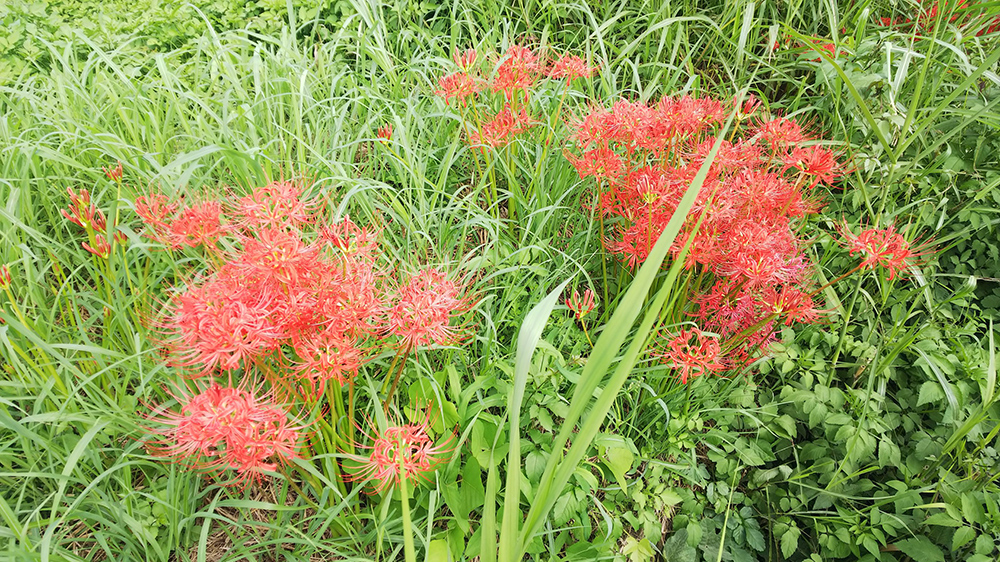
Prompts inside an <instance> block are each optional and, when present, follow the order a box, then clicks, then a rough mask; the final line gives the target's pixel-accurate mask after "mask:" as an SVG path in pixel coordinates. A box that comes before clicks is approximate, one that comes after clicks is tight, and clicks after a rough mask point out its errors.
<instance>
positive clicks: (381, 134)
mask: <svg viewBox="0 0 1000 562" xmlns="http://www.w3.org/2000/svg"><path fill="white" fill-rule="evenodd" d="M392 131H393V129H392V125H382V126H381V127H379V128H378V132H376V133H375V136H376V137H377V138H378V139H379V142H383V143H385V142H389V141H391V140H392Z"/></svg>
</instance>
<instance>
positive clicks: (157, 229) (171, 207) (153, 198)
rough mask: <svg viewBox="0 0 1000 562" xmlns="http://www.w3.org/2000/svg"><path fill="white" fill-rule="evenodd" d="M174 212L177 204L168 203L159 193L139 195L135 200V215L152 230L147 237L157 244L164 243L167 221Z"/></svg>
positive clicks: (167, 227) (167, 226)
mask: <svg viewBox="0 0 1000 562" xmlns="http://www.w3.org/2000/svg"><path fill="white" fill-rule="evenodd" d="M176 212H177V204H176V203H170V200H169V199H168V198H167V197H166V196H165V195H162V194H160V193H151V194H149V195H140V196H139V197H136V199H135V213H136V214H137V215H139V218H141V219H142V222H144V223H146V226H148V227H150V228H151V229H152V230H153V232H152V234H149V236H150V237H152V238H154V239H155V240H158V241H159V242H163V243H165V242H166V235H167V232H168V229H169V226H170V223H169V219H170V218H172V217H173V215H174V213H176Z"/></svg>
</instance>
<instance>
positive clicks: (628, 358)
mask: <svg viewBox="0 0 1000 562" xmlns="http://www.w3.org/2000/svg"><path fill="white" fill-rule="evenodd" d="M744 94H745V92H743V93H741V94H740V96H738V97H737V100H736V102H735V104H734V107H739V106H740V103H741V99H742V95H744ZM734 117H735V113H733V114H730V116H729V119H728V120H727V121H726V124H725V126H724V127H723V128H722V130H721V131H720V133H719V136H718V138H717V139H716V141H715V144H714V145H713V146H712V150H711V151H710V152H709V154H708V155H707V157H706V158H705V162H704V163H703V164H702V166H701V168H700V169H699V170H698V173H697V174H696V175H695V177H694V180H693V181H692V182H691V185H690V186H689V187H688V189H687V191H686V192H685V193H684V197H682V198H681V201H680V203H679V204H678V206H677V210H676V211H675V212H674V215H673V216H672V217H671V219H670V222H669V223H667V226H666V228H664V230H663V233H661V234H660V237H659V238H658V239H657V241H656V244H655V245H654V246H653V248H652V250H651V251H650V253H649V256H648V257H647V259H646V261H645V263H643V265H642V267H640V268H639V271H638V272H637V273H636V275H635V278H634V279H633V281H632V284H631V286H630V287H629V289H628V291H627V292H626V293H625V296H624V297H623V298H622V299H621V301H620V302H619V305H618V307H617V308H616V309H615V312H614V314H613V315H612V316H611V319H610V320H609V321H608V324H607V326H606V327H605V329H604V330H603V331H602V333H601V336H600V338H598V340H597V343H596V345H595V346H594V350H593V352H592V353H591V355H590V357H589V358H588V360H587V364H586V366H585V367H584V368H583V373H582V374H581V376H580V380H579V382H578V383H577V387H576V389H575V390H574V392H573V397H572V399H571V401H570V407H569V412H568V413H567V415H566V419H565V421H564V422H563V427H562V429H561V430H560V432H559V435H558V436H556V439H555V441H554V442H553V445H552V450H553V453H552V455H551V456H550V457H549V461H548V463H546V466H545V471H544V473H543V474H542V477H541V479H540V481H539V485H538V492H537V493H536V494H535V502H534V503H533V504H532V506H531V508H530V510H529V511H528V515H527V517H526V518H525V523H524V527H523V529H522V531H521V533H520V535H519V536H518V537H517V538H516V539H515V538H514V537H509V536H506V535H501V537H500V539H501V545H503V542H504V540H517V548H518V553H517V555H516V556H514V557H510V558H505V557H501V562H513V561H515V560H520V558H521V556H520V555H521V554H522V553H523V551H524V546H525V545H526V544H528V542H529V541H530V540H531V537H532V536H533V535H534V534H535V533H536V532H538V530H539V529H540V528H541V527H542V524H543V523H544V521H545V517H546V516H547V515H548V513H549V511H551V509H552V507H553V506H554V505H555V503H556V500H557V499H558V497H559V495H560V493H561V492H562V489H563V487H565V485H566V483H567V482H568V481H569V478H570V476H571V475H572V473H573V472H574V471H575V470H576V468H577V466H578V464H579V462H580V461H581V460H582V459H583V457H584V455H585V454H586V452H587V450H588V449H589V447H590V445H591V443H592V442H593V440H594V438H595V437H596V436H597V433H598V432H599V431H600V426H601V425H602V424H603V423H604V419H605V416H607V412H608V410H609V409H610V408H611V406H612V404H613V403H614V398H615V396H616V395H617V393H618V389H619V388H621V386H622V385H623V384H624V383H625V380H626V379H627V378H628V376H629V374H630V373H631V371H632V368H633V367H634V365H635V362H636V361H637V359H638V356H639V353H640V352H641V351H642V349H643V348H644V347H645V340H646V336H647V335H648V333H649V331H650V330H651V329H652V327H653V324H654V323H655V322H656V320H657V319H658V317H659V313H660V308H661V307H662V306H663V303H664V302H665V301H666V300H667V297H668V296H669V295H670V293H671V289H672V288H673V287H672V283H673V281H674V280H675V279H676V277H677V274H678V272H679V267H680V264H682V262H683V259H678V260H676V261H675V263H674V267H672V268H671V271H670V273H669V274H668V278H667V279H666V283H665V284H664V285H663V288H662V289H661V290H660V292H659V293H658V294H657V296H656V299H655V301H654V303H653V304H652V305H651V306H650V307H649V309H648V310H647V312H646V316H645V317H644V319H643V321H642V325H641V326H640V327H639V331H638V332H637V333H636V334H634V335H633V340H632V344H631V345H630V347H629V349H628V352H627V353H626V354H625V357H623V358H622V361H621V362H620V363H619V365H618V368H617V369H616V370H615V372H614V374H613V375H612V378H611V380H610V381H609V383H608V385H607V386H606V387H605V388H604V390H603V391H602V392H601V396H600V398H599V399H598V401H597V403H596V404H595V405H594V407H593V409H591V411H590V413H589V415H588V416H587V420H586V422H585V424H584V427H583V428H581V430H580V432H579V433H577V434H575V435H573V429H574V427H575V426H576V424H577V422H578V421H579V420H580V418H581V417H582V416H583V413H584V412H585V411H586V410H587V408H588V406H589V405H590V401H591V398H592V396H593V394H594V391H595V390H597V387H598V386H599V385H600V383H601V381H602V380H603V378H604V374H605V373H607V372H608V370H609V368H610V366H611V364H612V362H613V361H614V360H615V358H616V357H617V356H618V352H619V351H620V350H621V347H622V345H623V344H624V342H625V338H626V337H627V336H628V335H629V333H630V332H631V328H632V325H633V324H634V323H635V320H636V318H637V317H638V316H639V314H640V313H641V312H642V309H643V304H644V302H645V300H646V297H647V295H648V294H649V289H650V287H652V285H653V281H655V279H656V277H657V275H658V273H659V271H660V267H661V265H662V264H663V260H664V259H666V257H667V253H668V252H669V250H670V247H671V246H672V245H673V242H674V239H675V238H676V237H677V234H678V233H679V232H680V229H681V227H682V226H683V224H684V221H685V220H686V219H687V215H688V213H689V212H690V211H691V209H692V207H693V206H694V203H695V201H696V200H697V197H698V193H699V192H700V191H701V187H702V185H703V184H704V183H705V179H706V178H707V177H708V171H709V168H710V167H711V164H712V162H713V161H714V160H715V156H716V154H717V153H718V151H719V147H720V146H721V144H722V140H723V139H724V138H725V136H726V133H727V132H728V130H729V127H730V126H731V125H732V122H733V119H734ZM571 435H573V445H572V447H570V450H569V452H567V454H566V455H565V457H563V456H562V455H560V454H559V453H560V451H562V450H563V449H564V447H565V445H566V443H567V442H568V441H569V438H570V436H571ZM508 469H509V470H518V469H519V466H518V467H508Z"/></svg>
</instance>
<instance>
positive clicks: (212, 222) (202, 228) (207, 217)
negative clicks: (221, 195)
mask: <svg viewBox="0 0 1000 562" xmlns="http://www.w3.org/2000/svg"><path fill="white" fill-rule="evenodd" d="M169 228H170V232H169V239H170V244H171V246H172V247H174V248H177V249H179V248H183V247H184V246H188V247H191V248H195V247H197V246H200V245H204V246H212V245H214V244H215V242H216V240H218V239H219V237H221V236H222V235H223V234H225V233H226V232H227V230H228V229H227V228H226V226H225V225H223V224H222V205H221V204H220V203H219V202H218V201H205V202H204V203H199V204H196V205H192V206H190V207H185V208H183V209H181V214H180V216H178V217H177V218H176V219H174V221H173V222H172V223H171V224H170V226H169Z"/></svg>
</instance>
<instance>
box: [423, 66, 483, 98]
mask: <svg viewBox="0 0 1000 562" xmlns="http://www.w3.org/2000/svg"><path fill="white" fill-rule="evenodd" d="M480 89H481V86H480V84H479V82H478V81H477V80H476V79H475V78H473V77H472V76H469V75H468V74H467V73H465V72H456V73H454V74H449V75H447V76H443V77H441V79H440V80H438V89H437V90H434V93H435V94H436V95H438V96H441V97H442V98H444V101H445V102H446V103H447V102H448V101H449V100H451V99H452V98H455V99H457V100H459V101H461V102H462V104H463V105H464V104H466V103H467V100H468V98H469V97H471V96H474V95H475V94H476V93H477V92H479V90H480Z"/></svg>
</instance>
